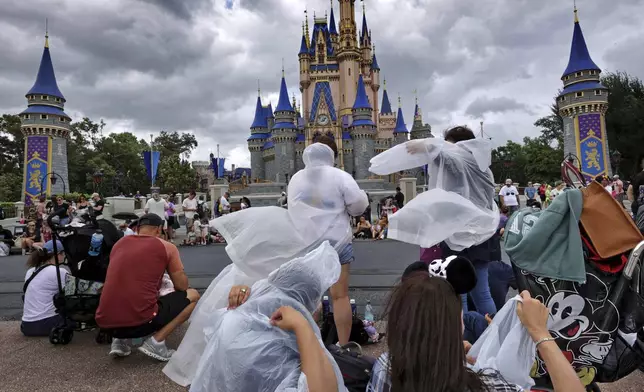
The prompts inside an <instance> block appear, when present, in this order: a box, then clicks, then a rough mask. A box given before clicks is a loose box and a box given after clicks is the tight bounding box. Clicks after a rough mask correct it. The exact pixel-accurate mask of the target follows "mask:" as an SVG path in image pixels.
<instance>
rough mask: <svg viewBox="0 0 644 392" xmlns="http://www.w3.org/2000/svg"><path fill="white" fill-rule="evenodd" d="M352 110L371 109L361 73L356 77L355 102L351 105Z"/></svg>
mask: <svg viewBox="0 0 644 392" xmlns="http://www.w3.org/2000/svg"><path fill="white" fill-rule="evenodd" d="M353 109H371V104H370V103H369V98H368V97H367V91H366V89H365V87H364V79H363V78H362V73H361V74H360V76H359V77H358V89H357V91H356V100H355V102H354V103H353Z"/></svg>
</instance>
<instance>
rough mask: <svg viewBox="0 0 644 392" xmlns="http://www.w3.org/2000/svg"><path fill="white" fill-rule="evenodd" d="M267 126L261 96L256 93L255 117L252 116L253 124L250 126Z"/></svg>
mask: <svg viewBox="0 0 644 392" xmlns="http://www.w3.org/2000/svg"><path fill="white" fill-rule="evenodd" d="M267 126H268V125H267V123H266V112H265V110H264V108H263V107H262V98H261V97H260V96H259V95H258V96H257V103H256V104H255V117H254V118H253V124H252V125H251V126H250V128H251V129H253V128H266V127H267Z"/></svg>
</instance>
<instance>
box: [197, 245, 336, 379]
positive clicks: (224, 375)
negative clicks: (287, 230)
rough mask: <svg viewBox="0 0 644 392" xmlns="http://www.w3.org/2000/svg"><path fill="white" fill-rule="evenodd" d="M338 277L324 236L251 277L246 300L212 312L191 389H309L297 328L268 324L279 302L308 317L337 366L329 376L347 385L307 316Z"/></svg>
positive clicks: (310, 319) (331, 248)
mask: <svg viewBox="0 0 644 392" xmlns="http://www.w3.org/2000/svg"><path fill="white" fill-rule="evenodd" d="M339 277H340V263H339V261H338V254H337V252H336V251H335V250H334V248H333V247H331V245H329V243H328V242H325V243H323V244H322V245H320V246H319V247H318V248H317V249H315V250H313V251H312V252H310V253H308V254H307V255H305V256H304V257H301V258H297V259H295V260H292V261H290V262H288V263H286V264H284V265H282V266H281V267H279V268H278V269H277V270H275V271H273V272H272V273H271V274H270V275H269V277H268V278H266V279H262V280H260V281H259V282H257V283H255V284H254V285H253V287H252V289H251V294H250V298H249V299H248V301H247V302H246V303H245V304H243V305H241V306H239V307H238V308H237V309H234V310H226V309H220V310H217V311H215V312H213V313H212V314H211V315H210V317H209V318H208V327H207V328H206V329H205V332H206V337H207V339H208V345H207V346H206V349H205V351H204V353H203V355H202V356H201V360H200V361H199V367H198V369H197V373H196V376H195V379H194V382H193V383H192V386H191V387H190V391H191V392H217V391H222V392H228V391H253V392H255V391H257V392H273V391H308V386H307V382H306V376H305V375H304V373H302V372H301V368H300V366H301V362H300V354H299V349H298V346H297V340H296V337H295V334H294V333H293V332H285V331H283V330H281V329H280V328H278V327H276V326H273V325H271V324H270V317H271V315H272V314H273V312H275V311H276V310H277V309H279V308H280V307H281V306H291V307H293V308H294V309H296V310H297V311H299V312H300V313H302V315H304V317H305V318H306V319H307V320H308V322H309V324H310V325H311V328H312V329H313V331H314V332H315V334H316V335H317V337H318V341H319V343H320V346H322V347H323V350H324V352H325V353H326V355H327V358H328V359H329V361H330V363H331V366H332V367H333V369H334V371H335V374H336V379H335V380H329V382H334V381H335V382H337V384H338V391H346V388H345V387H344V381H343V378H342V373H340V369H339V368H338V366H337V364H336V363H335V361H334V360H333V357H332V356H331V354H329V352H328V351H327V350H326V349H325V348H324V344H323V343H322V339H321V337H320V330H319V329H318V327H317V325H316V323H315V321H314V320H313V318H312V316H311V314H312V313H313V312H314V311H315V310H316V308H317V306H318V304H319V302H320V300H321V298H322V294H323V293H324V292H325V291H326V290H327V289H328V288H329V287H330V286H331V285H332V284H334V283H335V282H336V281H337V280H338V278H339Z"/></svg>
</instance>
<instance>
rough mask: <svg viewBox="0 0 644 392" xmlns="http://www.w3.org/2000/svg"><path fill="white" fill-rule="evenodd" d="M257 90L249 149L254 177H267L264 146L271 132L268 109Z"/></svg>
mask: <svg viewBox="0 0 644 392" xmlns="http://www.w3.org/2000/svg"><path fill="white" fill-rule="evenodd" d="M259 93H260V91H259V90H258V91H257V104H256V106H255V118H254V119H253V124H252V125H251V126H250V137H249V138H248V139H247V142H248V150H249V151H250V172H251V175H252V176H253V179H264V178H266V177H265V176H266V172H265V166H264V158H263V154H262V151H263V147H264V144H265V143H266V142H267V141H268V140H269V139H270V137H271V133H270V130H269V129H268V121H267V113H266V109H267V108H264V107H263V106H262V99H261V98H260V95H259Z"/></svg>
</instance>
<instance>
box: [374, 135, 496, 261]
mask: <svg viewBox="0 0 644 392" xmlns="http://www.w3.org/2000/svg"><path fill="white" fill-rule="evenodd" d="M491 157H492V154H491V146H490V144H489V142H488V141H486V140H482V139H472V140H466V141H462V142H458V143H448V142H446V141H444V140H442V139H435V138H427V139H420V140H411V141H409V142H406V143H403V144H399V145H397V146H395V147H393V148H391V149H389V150H387V151H385V152H383V153H381V154H379V155H377V156H375V157H374V158H373V159H372V160H371V167H370V169H369V170H370V171H371V172H372V173H375V174H378V175H386V174H390V173H395V172H398V171H402V170H407V169H411V168H415V167H422V166H425V165H428V170H427V173H428V176H429V179H428V191H427V192H423V193H421V194H419V195H418V196H417V197H416V198H414V199H413V200H410V201H409V202H408V203H407V204H406V205H405V207H404V208H402V209H401V210H399V211H398V212H396V213H395V214H394V215H393V216H391V217H390V219H389V234H388V236H389V238H392V239H397V240H399V241H403V242H408V243H412V244H417V245H420V246H422V247H424V248H429V247H432V246H434V245H436V244H438V243H440V242H442V241H445V242H446V243H447V245H448V246H449V247H450V248H451V249H453V250H455V251H459V250H463V249H466V248H468V247H471V246H473V245H478V244H481V243H483V242H484V241H486V240H487V239H489V238H490V237H491V236H492V235H493V234H494V233H495V232H496V229H497V226H498V222H499V213H498V209H497V207H496V204H495V203H494V193H495V191H494V178H493V176H492V172H491V171H490V169H489V166H490V164H491V159H492V158H491Z"/></svg>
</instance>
